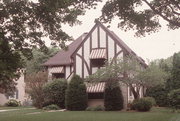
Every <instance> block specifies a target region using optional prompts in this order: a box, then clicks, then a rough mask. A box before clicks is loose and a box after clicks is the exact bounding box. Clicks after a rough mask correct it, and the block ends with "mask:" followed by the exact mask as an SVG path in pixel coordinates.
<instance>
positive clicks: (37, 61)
mask: <svg viewBox="0 0 180 121" xmlns="http://www.w3.org/2000/svg"><path fill="white" fill-rule="evenodd" d="M58 51H59V49H57V48H48V50H47V53H44V52H41V50H40V49H33V50H32V58H31V59H30V60H27V59H26V61H25V63H26V64H25V68H26V74H31V73H33V72H38V71H42V70H43V68H44V67H43V66H42V64H43V63H44V62H46V61H47V60H48V59H49V58H50V57H52V56H54V55H55V54H56V53H57V52H58Z"/></svg>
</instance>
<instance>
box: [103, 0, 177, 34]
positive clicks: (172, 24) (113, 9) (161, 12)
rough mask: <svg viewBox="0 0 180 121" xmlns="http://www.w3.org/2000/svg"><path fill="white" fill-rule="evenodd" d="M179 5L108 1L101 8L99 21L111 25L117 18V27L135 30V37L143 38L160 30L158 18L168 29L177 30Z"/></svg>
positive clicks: (173, 1)
mask: <svg viewBox="0 0 180 121" xmlns="http://www.w3.org/2000/svg"><path fill="white" fill-rule="evenodd" d="M179 4H180V1H178V0H171V1H169V0H151V1H148V0H110V1H107V2H106V4H105V5H104V6H103V8H102V15H101V17H100V19H101V20H102V21H103V22H106V23H108V22H109V23H111V22H112V20H113V19H114V17H117V18H118V19H119V23H118V27H120V28H121V29H124V30H125V31H127V30H130V29H132V30H137V32H136V36H145V35H146V33H147V34H150V33H153V32H157V31H158V30H159V29H160V28H161V22H160V21H159V19H160V18H163V20H165V21H166V22H167V26H168V27H169V28H170V29H178V28H179V27H180V22H179V21H178V20H179V19H180V17H179V10H180V9H179ZM144 6H148V7H144Z"/></svg>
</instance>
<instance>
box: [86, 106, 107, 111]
mask: <svg viewBox="0 0 180 121" xmlns="http://www.w3.org/2000/svg"><path fill="white" fill-rule="evenodd" d="M104 110H105V109H104V107H103V106H101V105H98V106H94V107H87V108H86V111H104Z"/></svg>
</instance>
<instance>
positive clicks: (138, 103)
mask: <svg viewBox="0 0 180 121" xmlns="http://www.w3.org/2000/svg"><path fill="white" fill-rule="evenodd" d="M132 108H133V109H135V110H138V111H149V110H150V109H151V108H152V102H151V101H150V100H147V99H145V98H140V99H136V100H134V101H133V103H132Z"/></svg>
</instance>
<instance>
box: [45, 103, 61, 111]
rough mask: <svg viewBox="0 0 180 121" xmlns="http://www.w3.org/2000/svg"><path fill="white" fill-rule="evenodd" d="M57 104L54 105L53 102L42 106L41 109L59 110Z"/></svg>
mask: <svg viewBox="0 0 180 121" xmlns="http://www.w3.org/2000/svg"><path fill="white" fill-rule="evenodd" d="M59 109H60V108H59V106H57V105H55V104H51V105H48V106H45V107H43V110H59Z"/></svg>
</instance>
